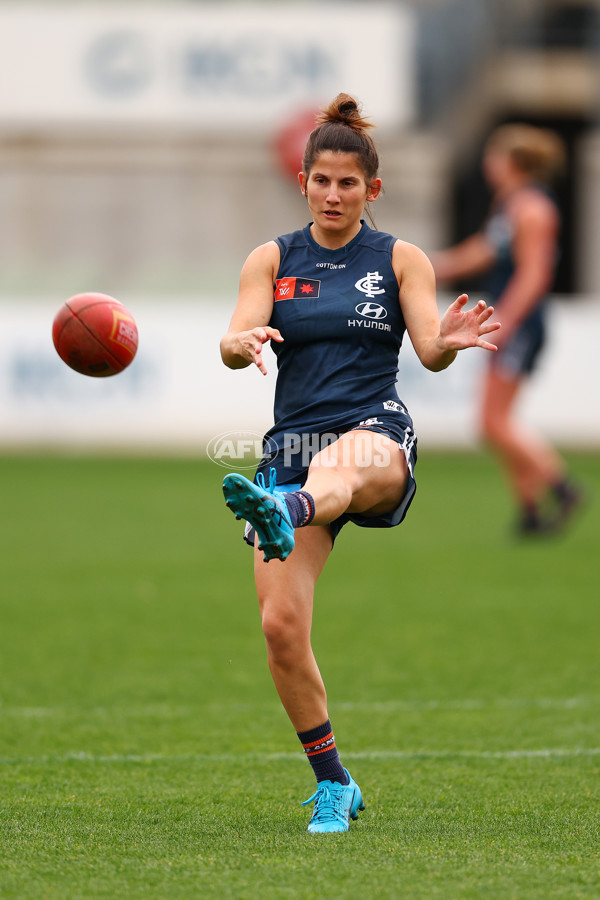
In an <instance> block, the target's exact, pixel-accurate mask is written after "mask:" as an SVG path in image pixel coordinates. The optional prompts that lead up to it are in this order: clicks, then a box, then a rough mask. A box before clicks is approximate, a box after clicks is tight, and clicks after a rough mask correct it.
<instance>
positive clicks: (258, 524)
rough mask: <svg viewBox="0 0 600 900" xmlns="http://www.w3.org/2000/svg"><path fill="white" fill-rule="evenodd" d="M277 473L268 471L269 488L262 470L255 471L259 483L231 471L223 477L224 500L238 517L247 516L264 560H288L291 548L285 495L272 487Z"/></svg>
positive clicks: (292, 534) (291, 541) (290, 526)
mask: <svg viewBox="0 0 600 900" xmlns="http://www.w3.org/2000/svg"><path fill="white" fill-rule="evenodd" d="M276 479H277V473H276V470H275V469H274V468H272V469H271V471H270V473H269V487H268V488H267V487H266V486H265V479H264V476H263V474H262V472H258V474H257V476H256V480H257V482H258V484H254V483H253V482H252V481H249V480H248V479H247V478H245V477H244V476H243V475H238V474H237V473H233V474H231V475H226V476H225V478H224V479H223V493H224V494H225V502H226V503H227V506H228V507H229V509H231V510H232V511H233V512H234V513H235V516H236V518H237V519H246V521H247V522H250V524H251V525H252V527H253V528H254V530H255V531H256V533H257V534H258V549H259V550H262V551H263V554H264V560H265V562H269V560H270V559H281V560H284V559H287V557H288V556H289V555H290V553H291V552H292V550H293V549H294V526H293V525H292V522H291V519H290V514H289V512H288V508H287V505H286V502H285V495H284V494H282V493H281V492H280V491H277V490H275V487H276Z"/></svg>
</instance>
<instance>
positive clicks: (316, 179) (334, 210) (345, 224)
mask: <svg viewBox="0 0 600 900" xmlns="http://www.w3.org/2000/svg"><path fill="white" fill-rule="evenodd" d="M299 180H300V187H301V189H302V193H303V194H304V195H305V196H306V198H307V200H308V207H309V209H310V211H311V213H312V215H313V219H314V222H315V225H316V226H317V227H318V228H319V229H323V231H325V232H334V233H339V234H346V232H349V231H352V230H356V231H358V225H359V223H360V219H361V216H362V214H363V210H364V207H365V203H366V202H367V201H368V200H375V199H376V198H377V196H378V195H379V192H380V190H381V180H380V179H379V178H376V179H375V180H374V182H373V183H372V184H370V185H368V184H367V182H366V180H365V173H364V172H363V169H362V166H361V164H360V162H359V161H358V158H357V156H356V154H355V153H334V152H333V151H332V150H326V151H325V152H324V153H321V155H320V156H318V157H317V159H316V160H315V163H314V165H313V167H312V169H311V170H310V172H309V174H308V177H307V176H305V175H304V173H303V172H301V173H300V176H299Z"/></svg>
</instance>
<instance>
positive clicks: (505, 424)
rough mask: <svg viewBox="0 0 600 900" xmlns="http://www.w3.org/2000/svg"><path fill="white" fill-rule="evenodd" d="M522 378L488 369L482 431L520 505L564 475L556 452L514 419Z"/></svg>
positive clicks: (534, 500) (536, 495)
mask: <svg viewBox="0 0 600 900" xmlns="http://www.w3.org/2000/svg"><path fill="white" fill-rule="evenodd" d="M522 384H523V378H522V377H520V378H507V377H506V376H503V375H501V374H499V373H498V372H497V371H496V370H495V369H490V370H489V372H488V374H487V378H486V383H485V387H484V395H483V408H482V433H483V436H484V438H485V439H486V440H487V441H488V443H489V444H490V445H491V447H492V448H493V449H494V451H495V452H496V453H497V454H498V455H499V457H500V459H501V461H502V463H503V465H504V467H505V469H506V471H507V473H508V477H509V480H510V483H511V485H512V487H513V490H514V492H515V494H516V496H517V497H518V499H519V501H520V502H521V503H522V504H534V503H536V502H538V501H539V500H540V499H541V497H542V495H543V494H544V493H545V491H546V490H547V489H548V487H549V486H551V485H553V484H557V483H558V482H559V481H560V480H561V479H562V478H563V475H564V466H563V462H562V460H561V458H560V457H559V456H558V454H557V453H556V452H555V451H554V450H553V449H552V447H550V446H549V444H547V443H546V442H545V441H543V440H542V439H541V438H540V437H538V436H537V435H532V434H531V433H528V432H527V431H526V430H525V429H524V428H523V426H522V425H520V424H519V423H518V422H517V421H516V419H515V418H514V413H513V411H514V404H515V401H516V399H517V396H518V393H519V390H520V388H521V386H522Z"/></svg>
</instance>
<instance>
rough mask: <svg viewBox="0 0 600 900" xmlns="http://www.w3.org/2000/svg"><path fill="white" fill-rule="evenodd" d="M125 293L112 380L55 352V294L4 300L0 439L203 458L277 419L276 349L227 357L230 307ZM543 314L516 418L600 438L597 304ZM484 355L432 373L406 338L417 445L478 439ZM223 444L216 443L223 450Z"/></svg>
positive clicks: (565, 436) (565, 442)
mask: <svg viewBox="0 0 600 900" xmlns="http://www.w3.org/2000/svg"><path fill="white" fill-rule="evenodd" d="M121 299H122V300H123V301H124V302H125V304H126V306H127V308H128V309H129V311H130V312H131V313H132V314H133V315H134V317H135V319H136V321H137V325H138V329H139V334H140V346H139V351H138V354H137V356H136V358H135V360H134V361H133V363H132V364H131V366H130V367H129V368H128V369H126V370H125V371H124V372H122V373H120V374H119V375H114V376H112V377H110V378H89V377H86V376H84V375H79V374H77V373H76V372H74V371H72V370H71V369H69V368H68V367H67V366H66V365H65V364H64V363H63V362H62V360H61V359H60V358H59V357H58V355H57V354H56V352H55V350H54V347H53V345H52V338H51V331H52V320H53V317H54V313H55V312H56V309H57V308H58V306H60V304H61V302H62V300H55V301H45V302H41V301H35V300H27V301H25V300H21V301H19V302H16V301H10V302H9V301H8V300H4V301H3V300H1V299H0V321H2V328H1V329H0V445H2V446H4V447H5V448H6V447H19V446H33V447H35V446H37V447H58V448H62V449H67V450H74V451H77V450H79V449H85V448H90V449H93V448H97V447H99V448H116V449H127V450H134V451H137V450H142V451H145V450H148V451H151V452H152V451H154V450H159V451H160V450H166V451H175V452H177V451H192V452H193V453H198V454H199V455H200V454H204V453H205V452H206V451H207V449H208V450H209V452H210V447H209V444H210V442H211V441H213V439H214V438H215V437H216V436H217V435H221V436H222V435H233V436H234V437H235V441H239V440H240V439H241V438H240V435H242V437H243V439H244V440H248V441H253V440H255V439H260V436H261V435H262V434H263V433H264V432H265V431H266V430H267V428H269V426H270V425H271V422H272V405H273V391H274V385H275V373H276V362H275V357H274V356H273V354H272V352H271V351H270V350H269V349H268V348H267V350H266V351H265V360H266V364H267V367H268V370H269V374H268V375H267V376H266V377H265V376H263V375H261V373H260V372H259V371H258V369H256V367H251V368H248V369H245V370H237V371H232V370H230V369H227V368H226V367H225V366H224V365H223V363H222V362H221V358H220V355H219V340H220V338H221V336H222V335H223V333H224V332H225V331H226V330H227V326H228V323H229V319H230V316H231V308H232V304H231V303H229V304H228V303H227V302H224V301H223V299H222V298H215V299H212V300H209V299H205V300H203V301H196V302H193V301H191V300H186V299H178V298H166V299H164V300H160V301H159V300H155V301H153V302H151V301H148V300H136V298H134V297H126V298H125V297H123V298H121ZM550 321H551V328H550V338H549V341H548V346H547V349H546V351H545V353H544V355H543V357H542V359H541V363H540V367H539V370H538V371H537V372H536V373H535V375H534V376H533V378H532V382H531V384H530V385H529V386H528V387H527V389H526V391H525V394H524V397H523V405H522V410H521V414H522V417H523V421H524V422H526V423H529V424H531V425H533V426H535V427H537V428H539V429H541V430H542V432H543V433H544V434H546V435H547V436H548V437H549V438H551V439H552V440H554V441H556V442H557V443H558V444H560V445H562V446H575V447H577V446H583V447H585V446H588V447H600V411H599V408H598V404H597V401H596V396H595V389H596V385H597V384H599V383H600V356H599V355H598V353H597V352H596V345H595V340H596V337H595V336H596V335H597V334H598V332H599V331H600V304H598V302H597V301H595V302H575V301H573V300H565V301H560V302H555V303H554V304H553V308H552V310H551V317H550ZM485 357H486V354H485V353H484V351H479V350H467V351H464V352H463V353H461V354H459V356H458V358H457V360H456V361H455V363H453V365H452V366H450V368H449V369H447V370H446V371H444V372H439V373H432V372H428V371H427V370H425V369H424V368H423V367H422V366H421V365H420V363H419V362H418V361H417V359H416V356H415V354H414V351H413V350H412V347H411V346H410V342H409V341H408V339H407V341H406V346H405V347H404V348H403V349H402V351H401V355H400V358H401V363H400V373H399V380H398V392H399V394H400V397H401V398H402V399H403V401H404V402H405V403H406V405H407V406H408V408H409V410H410V412H411V414H412V416H413V419H414V422H415V430H416V432H417V435H418V437H419V441H420V446H422V447H423V449H426V448H433V447H439V446H441V447H470V446H476V445H477V441H478V439H477V433H476V420H475V411H476V405H477V400H478V395H479V389H480V383H481V375H482V372H483V367H484V365H485V362H486V358H485ZM307 390H310V384H309V383H308V384H307ZM234 437H232V438H231V440H234ZM212 446H213V450H214V444H213V445H212ZM226 448H227V442H225V443H224V444H223V443H222V444H220V451H219V452H220V453H221V455H222V454H223V453H224V452H225V449H226Z"/></svg>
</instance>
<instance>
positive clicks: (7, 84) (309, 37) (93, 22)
mask: <svg viewBox="0 0 600 900" xmlns="http://www.w3.org/2000/svg"><path fill="white" fill-rule="evenodd" d="M413 26H414V22H413V16H412V13H411V11H410V10H409V9H407V8H405V7H404V6H403V5H401V4H397V3H391V2H382V3H380V2H377V0H375V2H373V3H361V4H356V3H353V2H349V3H343V4H342V3H328V2H324V3H320V4H312V3H310V2H308V3H306V2H305V3H299V2H296V3H294V2H290V3H276V2H258V3H214V2H213V3H194V4H192V3H181V2H176V3H172V4H171V3H165V4H162V5H160V6H159V5H154V4H146V3H128V4H112V3H105V4H103V5H99V4H94V3H89V4H88V3H86V4H81V5H77V4H73V3H68V4H62V5H61V4H50V3H45V4H31V3H19V4H16V3H9V4H2V5H1V6H0V122H1V121H5V122H11V123H28V124H31V123H33V124H38V123H53V122H67V123H69V122H76V123H79V124H81V123H84V124H85V123H102V122H106V123H126V124H148V123H150V124H164V125H179V126H182V125H183V126H185V125H187V126H193V127H194V128H197V129H203V130H207V129H208V130H211V129H212V130H214V129H220V130H223V129H243V128H248V127H251V128H252V129H264V128H265V127H269V126H270V125H272V124H273V122H274V121H277V120H279V119H281V117H284V118H289V117H290V115H292V113H293V112H294V111H297V110H302V109H305V108H313V107H314V106H315V104H319V105H322V104H323V103H324V102H328V101H329V100H330V99H331V98H332V97H334V96H335V95H336V94H337V93H339V92H340V91H345V92H347V93H351V94H354V95H355V96H357V97H358V98H359V99H360V100H361V101H362V103H363V104H364V107H365V109H366V110H368V113H369V116H371V117H372V118H373V120H374V121H375V122H376V123H377V124H378V125H381V126H397V125H402V124H406V123H407V122H409V121H410V120H411V118H412V116H413V110H414V62H413V46H414V27H413Z"/></svg>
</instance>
